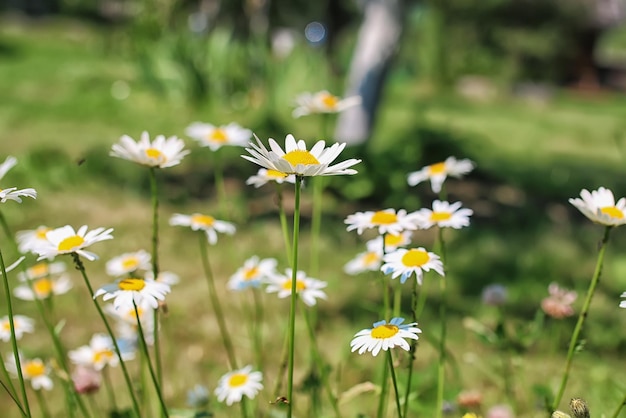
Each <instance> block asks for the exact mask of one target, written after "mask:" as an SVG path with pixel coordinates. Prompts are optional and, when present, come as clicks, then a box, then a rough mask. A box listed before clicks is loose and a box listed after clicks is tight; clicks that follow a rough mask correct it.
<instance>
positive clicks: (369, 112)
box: [335, 0, 402, 145]
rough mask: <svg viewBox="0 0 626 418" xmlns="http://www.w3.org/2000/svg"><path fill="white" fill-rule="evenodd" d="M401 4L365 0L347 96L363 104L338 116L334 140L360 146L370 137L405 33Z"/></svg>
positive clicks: (390, 1)
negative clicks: (388, 76)
mask: <svg viewBox="0 0 626 418" xmlns="http://www.w3.org/2000/svg"><path fill="white" fill-rule="evenodd" d="M400 2H401V0H366V1H365V4H364V17H363V23H362V24H361V28H360V29H359V34H358V39H357V43H356V47H355V50H354V55H353V57H352V63H351V65H350V74H349V76H348V88H347V91H346V94H345V96H346V97H348V96H355V95H358V96H361V98H362V103H361V105H360V106H355V107H352V108H350V109H347V110H346V111H344V112H343V113H341V114H340V115H339V119H338V121H337V128H336V130H335V138H336V139H337V140H339V141H343V142H347V143H348V144H352V145H355V144H360V143H363V142H365V141H366V140H367V139H368V138H369V137H370V135H371V132H372V128H373V125H374V118H375V114H376V109H377V108H378V104H379V102H380V96H381V91H382V87H383V85H384V82H385V79H386V76H387V72H388V69H389V66H390V65H391V61H392V59H393V56H394V53H395V52H396V50H397V47H398V43H399V41H400V34H401V32H402V18H401V12H400V9H401V4H400Z"/></svg>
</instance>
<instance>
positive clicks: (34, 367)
mask: <svg viewBox="0 0 626 418" xmlns="http://www.w3.org/2000/svg"><path fill="white" fill-rule="evenodd" d="M20 364H21V366H22V376H23V377H24V379H25V380H28V381H30V385H31V386H32V388H33V389H34V390H40V389H45V390H52V387H53V386H54V385H53V383H52V379H50V376H49V374H50V368H49V367H47V366H46V364H45V363H44V362H43V360H41V359H39V358H35V359H31V360H26V359H23V358H22V356H21V354H20ZM5 365H6V368H7V371H9V372H10V373H11V374H12V375H14V376H17V365H16V364H15V357H13V355H10V356H9V357H7V361H6V362H5Z"/></svg>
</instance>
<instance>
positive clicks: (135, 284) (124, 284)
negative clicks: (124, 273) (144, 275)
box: [117, 278, 146, 292]
mask: <svg viewBox="0 0 626 418" xmlns="http://www.w3.org/2000/svg"><path fill="white" fill-rule="evenodd" d="M117 286H118V287H119V288H120V289H121V290H128V291H131V290H132V291H137V292H138V291H140V290H141V289H143V288H144V287H145V286H146V282H145V281H143V280H142V279H133V278H128V279H124V280H121V281H120V282H119V283H118V284H117Z"/></svg>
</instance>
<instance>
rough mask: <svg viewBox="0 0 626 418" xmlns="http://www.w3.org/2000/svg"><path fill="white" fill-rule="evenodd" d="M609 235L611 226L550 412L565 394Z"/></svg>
mask: <svg viewBox="0 0 626 418" xmlns="http://www.w3.org/2000/svg"><path fill="white" fill-rule="evenodd" d="M610 233H611V226H607V227H606V228H605V230H604V237H603V238H602V241H601V243H600V251H599V252H598V260H597V262H596V268H595V270H594V272H593V277H592V278H591V283H589V289H588V290H587V297H586V298H585V302H584V304H583V307H582V309H581V311H580V314H579V315H578V322H576V327H575V328H574V333H573V334H572V339H571V340H570V343H569V349H568V350H567V360H566V362H565V370H564V371H563V378H562V379H561V385H560V386H559V390H558V392H557V395H556V397H555V398H554V402H553V403H552V411H556V410H557V408H558V407H559V403H560V402H561V399H562V398H563V393H564V392H565V387H566V386H567V380H568V379H569V373H570V368H571V367H572V360H573V358H574V352H575V351H576V346H577V345H578V337H579V336H580V332H581V331H582V328H583V324H584V323H585V319H586V318H587V314H588V313H589V307H590V306H591V299H592V298H593V294H594V292H595V290H596V286H597V284H598V281H599V280H600V274H601V273H602V263H603V262H604V253H605V250H606V244H607V243H608V242H609V234H610Z"/></svg>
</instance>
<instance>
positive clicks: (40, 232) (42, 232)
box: [35, 228, 51, 239]
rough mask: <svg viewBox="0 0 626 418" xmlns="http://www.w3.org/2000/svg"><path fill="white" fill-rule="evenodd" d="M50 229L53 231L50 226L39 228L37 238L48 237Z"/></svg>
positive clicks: (36, 233)
mask: <svg viewBox="0 0 626 418" xmlns="http://www.w3.org/2000/svg"><path fill="white" fill-rule="evenodd" d="M48 231H51V229H50V228H39V229H37V231H36V232H35V236H36V237H37V239H46V234H47V233H48Z"/></svg>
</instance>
